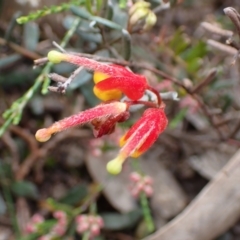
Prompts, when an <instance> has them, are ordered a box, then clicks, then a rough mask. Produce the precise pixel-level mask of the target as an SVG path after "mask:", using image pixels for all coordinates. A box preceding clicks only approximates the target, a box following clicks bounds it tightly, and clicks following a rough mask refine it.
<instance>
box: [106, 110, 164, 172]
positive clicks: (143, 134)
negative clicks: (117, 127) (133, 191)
mask: <svg viewBox="0 0 240 240" xmlns="http://www.w3.org/2000/svg"><path fill="white" fill-rule="evenodd" d="M167 123H168V120H167V117H166V115H165V112H164V109H163V108H149V109H147V110H146V111H145V112H144V114H143V116H142V117H141V118H140V119H139V120H138V121H137V122H136V123H135V124H134V125H133V126H132V127H131V128H130V130H129V131H128V132H127V133H126V134H125V135H124V136H123V137H122V138H121V140H120V146H122V149H121V150H120V152H119V154H118V156H117V157H116V158H115V159H113V160H112V161H110V162H109V163H108V164H107V170H108V171H109V172H110V173H112V174H118V173H119V172H120V171H121V169H122V164H123V163H124V162H125V160H126V158H127V157H129V156H131V157H135V158H136V157H139V156H140V155H141V154H143V153H144V152H145V151H146V150H148V149H149V148H150V147H151V146H152V145H153V143H154V142H155V141H156V140H157V138H158V136H159V135H160V134H161V133H162V132H163V131H164V130H165V128H166V126H167Z"/></svg>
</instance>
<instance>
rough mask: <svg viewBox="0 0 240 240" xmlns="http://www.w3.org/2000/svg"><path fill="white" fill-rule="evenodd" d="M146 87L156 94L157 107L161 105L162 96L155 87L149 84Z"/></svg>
mask: <svg viewBox="0 0 240 240" xmlns="http://www.w3.org/2000/svg"><path fill="white" fill-rule="evenodd" d="M147 89H148V90H149V91H151V92H153V93H154V94H155V95H156V97H157V103H158V107H161V104H162V98H161V96H160V94H159V92H158V91H157V90H156V89H155V88H153V87H151V86H148V87H147Z"/></svg>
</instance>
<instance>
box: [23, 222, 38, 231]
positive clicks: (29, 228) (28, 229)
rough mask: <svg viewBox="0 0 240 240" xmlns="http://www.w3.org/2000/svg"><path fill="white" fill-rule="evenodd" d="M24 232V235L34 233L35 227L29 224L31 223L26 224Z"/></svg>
mask: <svg viewBox="0 0 240 240" xmlns="http://www.w3.org/2000/svg"><path fill="white" fill-rule="evenodd" d="M25 232H26V233H34V232H36V226H35V225H33V224H31V223H28V224H27V226H26V228H25Z"/></svg>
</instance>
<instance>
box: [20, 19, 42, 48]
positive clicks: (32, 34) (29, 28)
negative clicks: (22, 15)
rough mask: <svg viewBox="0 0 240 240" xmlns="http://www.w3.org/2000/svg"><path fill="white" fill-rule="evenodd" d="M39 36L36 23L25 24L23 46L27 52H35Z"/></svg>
mask: <svg viewBox="0 0 240 240" xmlns="http://www.w3.org/2000/svg"><path fill="white" fill-rule="evenodd" d="M39 35H40V32H39V27H38V25H37V24H36V23H34V22H30V23H26V24H25V25H24V31H23V41H24V46H25V47H26V48H27V49H28V50H31V51H35V50H36V47H37V44H38V41H39Z"/></svg>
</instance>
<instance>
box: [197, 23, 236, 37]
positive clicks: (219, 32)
mask: <svg viewBox="0 0 240 240" xmlns="http://www.w3.org/2000/svg"><path fill="white" fill-rule="evenodd" d="M201 27H203V28H204V29H205V30H207V31H209V32H211V33H214V34H217V35H220V36H223V37H227V38H230V37H232V36H233V32H232V31H230V30H226V29H222V28H220V27H217V26H215V25H213V24H211V23H208V22H202V23H201Z"/></svg>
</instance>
